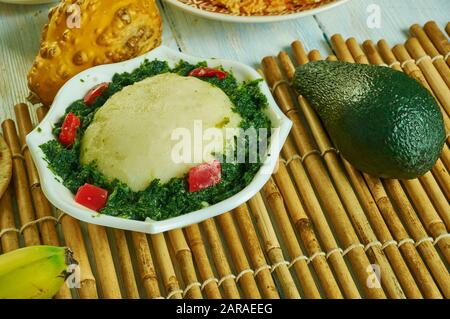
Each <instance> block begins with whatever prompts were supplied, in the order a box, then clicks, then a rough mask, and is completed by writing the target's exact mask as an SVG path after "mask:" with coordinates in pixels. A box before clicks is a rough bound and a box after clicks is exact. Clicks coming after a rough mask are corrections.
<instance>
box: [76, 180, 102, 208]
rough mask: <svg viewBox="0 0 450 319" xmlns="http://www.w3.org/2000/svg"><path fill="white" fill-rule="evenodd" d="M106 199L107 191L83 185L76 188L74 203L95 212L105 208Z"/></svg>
mask: <svg viewBox="0 0 450 319" xmlns="http://www.w3.org/2000/svg"><path fill="white" fill-rule="evenodd" d="M107 199H108V191H107V190H105V189H103V188H100V187H97V186H94V185H91V184H84V185H83V186H81V187H80V188H78V191H77V194H76V195H75V201H76V202H77V203H78V204H81V205H83V206H85V207H87V208H90V209H92V210H95V211H96V212H98V211H99V210H100V209H102V208H103V207H105V205H106V200H107Z"/></svg>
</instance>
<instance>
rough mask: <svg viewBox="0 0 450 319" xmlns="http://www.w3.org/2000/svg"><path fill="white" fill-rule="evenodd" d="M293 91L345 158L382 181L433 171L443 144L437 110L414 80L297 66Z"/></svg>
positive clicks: (356, 68) (349, 67)
mask: <svg viewBox="0 0 450 319" xmlns="http://www.w3.org/2000/svg"><path fill="white" fill-rule="evenodd" d="M294 88H295V89H296V90H297V91H298V93H300V94H302V95H303V96H304V97H305V98H306V99H307V100H308V101H309V102H310V104H311V105H312V107H313V108H314V109H315V111H316V112H317V113H318V115H319V117H320V118H321V120H322V122H323V124H324V125H325V127H326V129H327V131H328V133H329V135H330V137H331V139H332V140H333V142H334V143H335V145H336V147H337V148H338V149H339V151H340V152H341V154H342V155H343V156H344V158H345V159H346V160H347V161H349V162H350V163H351V164H352V165H353V166H355V167H356V168H357V169H359V170H361V171H363V172H366V173H368V174H370V175H373V176H377V177H381V178H396V179H413V178H416V177H419V176H421V175H423V174H425V173H426V172H427V171H429V170H430V169H431V168H432V167H433V165H434V164H435V163H436V161H437V159H438V158H439V156H440V154H441V152H442V148H443V146H444V142H445V128H444V121H443V117H442V114H441V112H440V108H439V105H438V104H437V102H436V100H435V99H434V98H433V96H432V95H431V94H430V93H429V92H428V90H427V89H425V88H424V87H423V86H422V85H421V84H419V83H418V82H417V81H415V80H414V79H412V78H410V77H408V76H407V75H405V74H403V73H402V72H398V71H394V70H392V69H390V68H386V67H381V66H373V65H363V64H351V63H345V62H331V61H319V62H312V63H308V64H306V65H303V66H299V67H298V68H297V69H296V72H295V77H294Z"/></svg>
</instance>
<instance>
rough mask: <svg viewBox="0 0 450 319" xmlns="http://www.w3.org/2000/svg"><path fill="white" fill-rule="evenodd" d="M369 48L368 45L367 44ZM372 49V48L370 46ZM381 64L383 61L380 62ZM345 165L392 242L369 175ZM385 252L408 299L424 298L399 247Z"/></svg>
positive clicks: (358, 54) (356, 48) (380, 232)
mask: <svg viewBox="0 0 450 319" xmlns="http://www.w3.org/2000/svg"><path fill="white" fill-rule="evenodd" d="M346 44H347V46H348V49H349V51H350V52H351V55H352V56H353V58H354V60H355V61H356V62H358V63H363V64H369V60H368V58H367V57H366V55H365V53H364V52H363V50H362V49H361V47H360V45H359V44H358V43H357V42H356V40H355V39H354V38H351V39H349V40H347V41H346ZM366 47H367V43H366ZM369 47H370V46H369ZM378 62H379V63H376V64H381V63H382V61H378ZM344 165H345V167H346V168H347V172H348V174H349V176H350V179H351V180H352V182H353V185H354V187H355V189H356V191H357V192H358V194H359V196H360V198H361V203H362V204H363V205H364V207H365V210H366V212H367V214H368V216H369V218H370V221H371V223H372V224H373V225H374V230H375V232H376V234H377V237H378V238H380V240H381V241H382V242H383V243H387V242H392V241H393V237H392V235H391V233H390V231H389V229H388V227H387V225H386V223H385V221H384V220H383V217H382V215H381V212H380V211H379V209H378V207H377V205H376V204H375V202H374V199H373V197H372V194H371V192H370V191H369V189H368V187H367V185H366V183H365V181H364V177H363V175H365V176H366V178H367V177H368V175H367V174H362V175H361V174H360V173H359V172H358V171H357V170H356V169H354V168H353V167H352V166H351V165H350V164H349V163H348V162H347V161H346V160H344ZM376 184H377V186H379V187H382V184H381V181H379V180H377V181H376ZM385 252H386V254H387V256H388V258H389V260H390V261H391V263H392V265H393V268H394V270H395V273H396V274H397V276H398V278H399V280H400V282H401V284H402V287H404V289H405V293H406V295H407V297H408V298H414V299H417V298H422V294H421V293H420V290H419V288H418V286H417V285H416V283H415V282H414V279H413V277H412V275H411V273H410V272H409V269H408V267H407V265H406V263H405V261H404V260H403V258H402V255H401V254H400V250H399V249H398V247H397V246H394V245H390V246H387V247H386V248H385Z"/></svg>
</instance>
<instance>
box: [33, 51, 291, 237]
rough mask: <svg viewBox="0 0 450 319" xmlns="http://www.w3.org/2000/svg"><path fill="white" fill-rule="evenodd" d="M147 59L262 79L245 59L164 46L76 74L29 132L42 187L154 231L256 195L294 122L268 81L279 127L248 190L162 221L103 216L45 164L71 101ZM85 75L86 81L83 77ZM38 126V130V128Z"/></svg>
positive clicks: (121, 223) (103, 221)
mask: <svg viewBox="0 0 450 319" xmlns="http://www.w3.org/2000/svg"><path fill="white" fill-rule="evenodd" d="M144 59H149V60H154V59H159V60H163V61H167V62H168V63H169V65H170V66H174V65H175V64H177V63H178V62H179V61H180V59H183V60H186V61H188V62H190V63H193V64H195V63H198V62H200V61H207V62H208V65H209V66H212V67H215V66H219V65H222V66H223V67H224V68H225V70H231V71H232V72H233V73H234V75H235V76H236V78H237V80H238V81H249V80H255V79H261V76H260V75H259V74H258V72H256V71H255V70H254V69H253V68H251V67H249V66H247V65H244V64H242V63H238V62H234V61H229V60H220V59H209V60H208V59H201V58H195V57H192V56H188V55H185V54H182V53H179V52H177V51H174V50H171V49H169V48H167V47H164V46H161V47H159V48H156V49H154V50H152V51H150V52H148V53H146V54H144V55H142V56H140V57H137V58H135V59H132V60H128V61H125V62H121V63H116V64H108V65H101V66H97V67H94V68H90V69H88V70H86V71H84V72H82V73H80V74H78V75H76V76H75V77H73V78H72V79H70V80H69V81H68V82H67V83H66V84H65V85H64V86H63V87H62V88H61V89H60V90H59V92H58V94H57V95H56V97H55V100H54V102H53V104H52V107H51V109H50V111H49V112H48V114H47V116H46V117H45V118H44V120H43V121H42V122H41V123H40V124H39V125H38V126H37V127H36V128H35V129H34V130H33V131H32V132H30V134H28V136H27V144H28V147H29V149H30V151H31V155H32V157H33V160H34V162H35V163H36V166H37V169H38V172H39V176H40V180H41V187H42V190H43V191H44V193H45V195H46V196H47V198H48V199H49V200H50V202H51V203H52V204H53V205H54V206H56V207H57V208H59V209H61V210H62V211H64V212H66V213H67V214H69V215H71V216H73V217H75V218H77V219H80V220H82V221H85V222H88V223H92V224H98V225H103V226H108V227H114V228H121V229H127V230H132V231H139V232H144V233H151V234H154V233H159V232H163V231H167V230H171V229H175V228H180V227H185V226H188V225H191V224H196V223H199V222H201V221H203V220H205V219H208V218H211V217H214V216H217V215H219V214H222V213H225V212H227V211H230V210H232V209H234V208H236V207H237V206H239V205H241V204H243V203H245V202H246V201H247V200H249V199H250V198H251V197H252V196H254V195H255V194H256V193H257V192H258V191H259V190H260V189H261V188H262V187H263V186H264V184H265V183H266V182H267V180H268V179H269V177H270V175H271V172H273V170H274V168H275V165H276V163H277V159H278V155H279V153H280V150H281V147H282V145H283V144H284V141H285V140H286V137H287V136H288V134H289V131H290V129H291V127H292V123H291V121H290V120H289V119H288V118H287V117H286V116H285V115H284V114H283V112H281V111H280V109H279V108H278V106H277V104H276V103H275V101H274V99H273V97H272V94H271V93H270V90H269V88H268V86H267V84H266V83H265V82H263V81H261V82H260V84H259V87H260V89H261V92H262V93H263V94H264V95H265V96H266V97H267V100H268V102H269V107H268V109H267V110H266V114H267V115H268V117H269V118H270V120H271V121H272V126H273V127H274V128H279V129H278V130H275V131H274V133H273V134H272V137H271V143H270V145H269V147H268V150H267V154H270V156H267V154H265V155H264V157H263V166H262V167H261V169H260V170H259V171H258V172H257V174H256V175H255V177H254V179H253V181H252V182H251V183H250V184H249V185H248V186H247V187H246V188H245V189H243V190H242V191H240V192H239V193H237V194H236V195H234V196H232V197H230V198H228V199H226V200H224V201H222V202H219V203H217V204H215V205H212V206H210V207H207V208H204V209H201V210H198V211H195V212H192V213H188V214H185V215H182V216H178V217H174V218H170V219H166V220H163V221H145V222H144V221H136V220H131V219H125V218H119V217H113V216H109V215H102V214H98V213H96V212H94V211H92V210H90V209H88V208H86V207H84V206H82V205H79V204H78V203H76V202H75V201H74V195H73V194H72V193H71V192H70V191H69V190H68V189H67V188H66V187H64V186H63V185H62V184H61V183H60V182H59V181H58V180H57V177H56V176H55V175H54V174H53V173H52V171H51V170H50V169H49V168H48V167H47V162H46V161H45V160H44V153H43V152H42V150H41V149H40V147H39V145H41V144H43V143H45V142H48V141H49V140H52V139H54V136H53V134H52V128H53V124H54V123H56V122H57V121H58V120H59V119H60V118H61V117H62V116H63V115H64V113H65V110H66V108H67V107H68V106H69V105H70V103H71V102H73V101H75V100H77V99H81V98H83V96H84V95H85V94H86V92H87V91H89V89H90V88H92V87H93V86H95V85H96V84H98V83H101V82H109V81H111V79H112V77H113V75H114V74H115V73H121V72H130V71H132V70H134V69H136V68H137V67H139V65H140V64H141V63H142V62H143V61H144ZM81 80H83V82H82V81H81ZM38 128H40V129H39V130H38ZM58 179H59V178H58Z"/></svg>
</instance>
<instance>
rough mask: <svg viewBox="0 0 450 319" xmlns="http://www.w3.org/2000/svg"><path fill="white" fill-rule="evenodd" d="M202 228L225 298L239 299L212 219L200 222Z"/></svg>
mask: <svg viewBox="0 0 450 319" xmlns="http://www.w3.org/2000/svg"><path fill="white" fill-rule="evenodd" d="M202 226H203V228H204V230H205V233H206V236H207V238H208V243H209V247H210V250H211V255H212V258H213V260H214V265H215V266H216V269H217V272H218V274H219V276H220V279H219V280H222V282H219V283H221V284H222V287H223V291H224V293H225V297H226V298H228V299H237V298H240V295H239V291H238V289H237V286H236V282H235V281H234V278H233V277H232V272H231V268H230V265H229V263H228V260H227V257H226V255H225V251H224V249H223V246H222V241H221V239H220V236H219V233H218V232H217V227H216V224H215V222H214V219H212V218H210V219H207V220H205V221H204V222H202Z"/></svg>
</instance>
